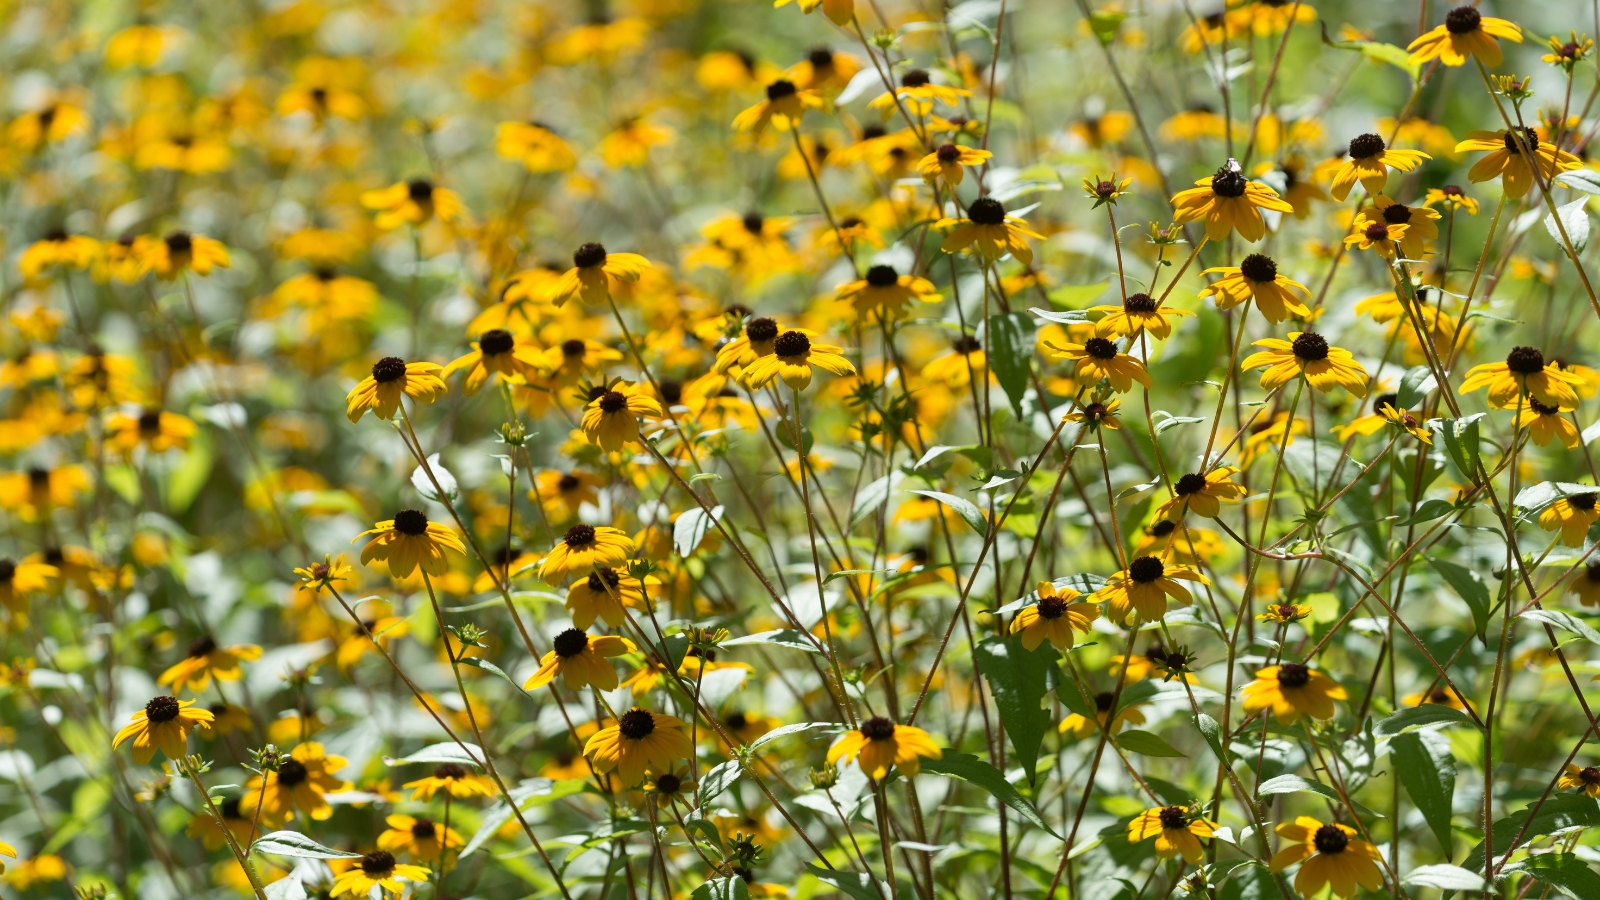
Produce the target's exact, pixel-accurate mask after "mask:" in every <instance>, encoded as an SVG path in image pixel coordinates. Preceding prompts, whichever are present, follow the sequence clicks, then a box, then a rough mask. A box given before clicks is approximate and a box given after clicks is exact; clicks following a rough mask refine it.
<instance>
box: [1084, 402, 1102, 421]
mask: <svg viewBox="0 0 1600 900" xmlns="http://www.w3.org/2000/svg"><path fill="white" fill-rule="evenodd" d="M1105 414H1106V405H1105V404H1104V403H1091V404H1089V405H1088V406H1085V407H1084V408H1083V415H1084V418H1087V419H1088V420H1089V421H1091V422H1097V421H1099V420H1100V417H1101V416H1103V415H1105Z"/></svg>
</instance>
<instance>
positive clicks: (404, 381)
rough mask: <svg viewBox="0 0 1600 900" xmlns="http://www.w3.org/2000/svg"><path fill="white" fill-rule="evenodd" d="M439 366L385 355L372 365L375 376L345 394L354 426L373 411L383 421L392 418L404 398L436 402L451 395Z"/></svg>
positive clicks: (346, 411) (346, 405) (346, 409)
mask: <svg viewBox="0 0 1600 900" xmlns="http://www.w3.org/2000/svg"><path fill="white" fill-rule="evenodd" d="M443 372H444V369H443V368H441V367H440V366H439V365H438V364H437V363H430V362H413V363H408V362H406V361H405V360H403V359H401V358H400V357H398V356H385V357H384V358H383V359H380V360H378V361H377V362H376V363H373V365H372V374H371V375H368V376H367V377H366V378H363V379H361V381H360V382H359V383H358V384H357V385H356V386H355V387H353V388H351V389H350V393H348V394H346V395H345V398H344V400H345V415H346V416H347V417H348V418H349V419H350V421H351V422H352V423H354V422H359V421H361V417H362V416H364V415H366V414H367V411H368V410H371V411H372V413H373V414H374V415H376V416H377V417H378V418H380V419H392V418H394V414H395V413H396V412H397V411H399V409H400V398H401V397H410V398H411V399H413V400H417V401H420V402H423V403H432V402H433V401H435V400H437V399H439V398H440V397H442V396H444V395H445V394H446V393H448V392H449V390H450V388H449V386H448V385H446V384H445V383H444V378H443V377H441V375H442V373H443Z"/></svg>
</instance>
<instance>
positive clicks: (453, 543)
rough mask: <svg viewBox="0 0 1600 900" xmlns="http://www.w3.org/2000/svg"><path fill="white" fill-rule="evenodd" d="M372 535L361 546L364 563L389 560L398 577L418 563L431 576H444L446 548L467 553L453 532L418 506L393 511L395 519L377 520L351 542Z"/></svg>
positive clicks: (392, 571)
mask: <svg viewBox="0 0 1600 900" xmlns="http://www.w3.org/2000/svg"><path fill="white" fill-rule="evenodd" d="M369 534H370V535H374V537H373V538H372V540H370V541H368V542H367V545H366V546H365V547H363V548H362V549H361V564H362V565H368V564H370V563H371V562H372V561H373V560H382V561H386V562H388V563H389V574H390V575H393V576H394V577H395V578H408V577H410V575H411V573H412V572H415V571H416V570H417V567H418V566H421V567H422V571H423V572H424V573H426V574H428V575H433V576H435V577H437V576H439V575H443V574H444V573H445V570H446V569H447V568H448V563H447V561H446V560H445V556H444V551H445V550H454V551H455V552H457V553H466V552H467V548H466V546H465V545H464V544H462V543H461V538H460V537H457V536H456V533H455V532H454V531H452V530H451V529H450V528H449V527H448V526H446V525H441V524H439V523H438V522H430V521H428V514H427V513H425V512H422V511H421V510H416V509H402V510H400V511H399V512H397V513H395V514H394V518H392V519H385V520H383V521H382V522H378V523H376V524H375V525H373V526H372V527H371V528H370V529H368V530H366V531H363V532H361V533H360V534H358V535H356V537H355V540H353V541H351V542H350V543H352V544H353V543H355V542H356V541H359V540H361V539H362V538H364V537H366V536H367V535H369Z"/></svg>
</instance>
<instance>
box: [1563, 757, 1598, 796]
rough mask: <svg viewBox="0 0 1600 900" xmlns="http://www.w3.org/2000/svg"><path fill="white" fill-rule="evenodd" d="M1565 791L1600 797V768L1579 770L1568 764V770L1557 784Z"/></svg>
mask: <svg viewBox="0 0 1600 900" xmlns="http://www.w3.org/2000/svg"><path fill="white" fill-rule="evenodd" d="M1556 785H1557V786H1558V787H1560V788H1561V789H1562V790H1563V791H1581V792H1582V793H1583V794H1585V795H1586V796H1589V797H1600V767H1595V766H1585V767H1583V768H1581V769H1580V768H1578V767H1577V766H1575V765H1573V764H1572V763H1567V770H1566V772H1565V773H1564V774H1563V775H1562V776H1561V778H1560V779H1559V780H1558V781H1557V782H1556Z"/></svg>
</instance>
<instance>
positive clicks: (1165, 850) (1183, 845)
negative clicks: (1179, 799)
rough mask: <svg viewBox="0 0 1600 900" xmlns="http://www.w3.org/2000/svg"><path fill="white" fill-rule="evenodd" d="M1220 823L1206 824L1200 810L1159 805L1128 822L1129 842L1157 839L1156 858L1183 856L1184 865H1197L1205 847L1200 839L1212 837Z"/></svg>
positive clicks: (1135, 842)
mask: <svg viewBox="0 0 1600 900" xmlns="http://www.w3.org/2000/svg"><path fill="white" fill-rule="evenodd" d="M1216 827H1217V823H1215V822H1208V821H1206V818H1205V816H1203V815H1201V813H1200V810H1199V809H1191V808H1189V807H1186V806H1160V807H1156V808H1154V809H1147V810H1145V811H1144V812H1142V813H1140V814H1139V815H1137V816H1134V817H1133V820H1132V821H1131V822H1129V823H1128V842H1129V843H1132V844H1137V843H1139V842H1141V841H1147V840H1149V839H1151V838H1155V840H1156V856H1158V857H1160V858H1162V859H1171V858H1172V857H1174V856H1179V855H1181V856H1183V860H1184V862H1187V863H1189V864H1191V865H1192V864H1194V863H1198V862H1199V861H1200V856H1201V853H1202V852H1203V851H1204V848H1203V847H1201V845H1200V839H1201V838H1209V837H1211V835H1212V834H1213V833H1214V832H1215V829H1216Z"/></svg>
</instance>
